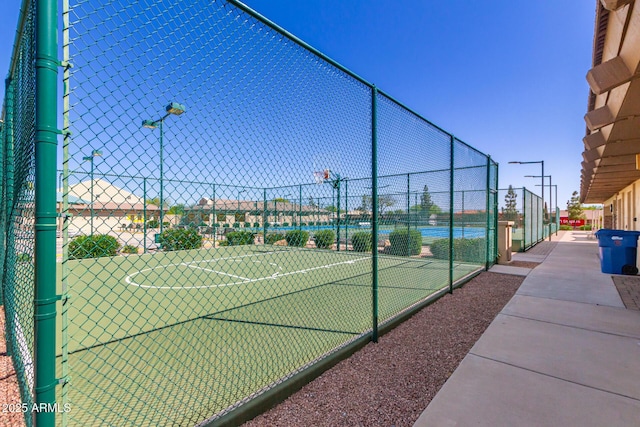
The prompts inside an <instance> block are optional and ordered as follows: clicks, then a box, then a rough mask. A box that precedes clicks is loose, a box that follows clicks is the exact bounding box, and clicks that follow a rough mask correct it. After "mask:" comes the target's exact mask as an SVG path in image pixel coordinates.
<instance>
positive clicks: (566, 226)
mask: <svg viewBox="0 0 640 427" xmlns="http://www.w3.org/2000/svg"><path fill="white" fill-rule="evenodd" d="M560 230H573V227H572V226H570V225H561V226H560Z"/></svg>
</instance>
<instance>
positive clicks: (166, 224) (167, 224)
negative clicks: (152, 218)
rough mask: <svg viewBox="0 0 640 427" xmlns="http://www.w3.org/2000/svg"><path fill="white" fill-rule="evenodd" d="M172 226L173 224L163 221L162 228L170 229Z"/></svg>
mask: <svg viewBox="0 0 640 427" xmlns="http://www.w3.org/2000/svg"><path fill="white" fill-rule="evenodd" d="M170 225H171V223H170V222H169V221H162V226H163V227H169V226H170Z"/></svg>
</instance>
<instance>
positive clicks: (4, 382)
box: [0, 306, 24, 427]
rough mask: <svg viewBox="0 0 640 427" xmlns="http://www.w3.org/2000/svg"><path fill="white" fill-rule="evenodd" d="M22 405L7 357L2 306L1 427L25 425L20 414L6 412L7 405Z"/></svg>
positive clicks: (0, 362) (0, 353)
mask: <svg viewBox="0 0 640 427" xmlns="http://www.w3.org/2000/svg"><path fill="white" fill-rule="evenodd" d="M12 403H16V404H18V405H19V404H20V393H19V392H18V383H17V381H16V372H15V371H14V369H13V364H12V363H11V358H9V356H7V345H6V342H5V339H4V307H1V306H0V426H3V427H17V426H23V425H24V418H23V416H22V413H20V412H5V411H3V409H6V408H5V404H12Z"/></svg>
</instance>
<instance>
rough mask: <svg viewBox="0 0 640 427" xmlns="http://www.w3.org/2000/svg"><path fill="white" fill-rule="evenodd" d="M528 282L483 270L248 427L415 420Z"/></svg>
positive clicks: (394, 423) (391, 423)
mask: <svg viewBox="0 0 640 427" xmlns="http://www.w3.org/2000/svg"><path fill="white" fill-rule="evenodd" d="M523 280H524V277H520V276H510V275H506V274H497V273H488V272H484V273H482V274H480V275H479V276H477V277H475V278H474V279H473V280H471V281H470V282H468V283H467V284H466V285H465V286H464V287H462V288H460V289H456V290H454V292H453V295H445V296H444V297H443V298H441V299H440V300H439V301H437V302H436V303H434V304H432V305H430V306H428V307H425V308H424V309H423V310H421V311H420V312H419V313H417V314H416V315H414V316H413V317H412V318H411V319H409V320H407V321H406V322H404V323H403V324H401V325H400V326H398V327H397V328H396V329H394V330H393V331H391V332H389V333H388V334H386V335H384V336H382V337H381V338H380V341H379V343H378V344H373V343H370V344H368V345H367V346H366V347H364V348H363V349H362V350H360V351H358V352H357V353H355V354H354V355H353V356H351V357H350V358H349V359H346V360H344V361H342V362H340V363H339V364H337V365H336V366H335V367H333V368H332V369H330V370H328V371H327V372H325V373H324V374H323V375H321V376H320V377H318V378H317V379H315V380H314V381H312V382H311V383H309V384H308V385H306V386H305V387H303V388H302V389H301V390H300V391H298V392H297V393H295V394H294V395H293V396H291V397H290V398H289V399H287V400H286V401H284V402H283V403H281V404H280V405H278V406H276V407H275V408H273V409H271V410H270V411H268V412H266V413H264V414H262V415H260V416H258V417H256V418H255V419H253V420H251V421H249V422H248V423H245V427H258V426H270V427H271V426H331V427H337V426H411V425H413V423H414V422H415V421H416V420H417V419H418V417H419V416H420V414H421V413H422V411H423V410H424V409H425V408H426V407H427V405H428V404H429V402H430V401H431V399H433V397H434V396H435V395H436V393H437V392H438V390H439V389H440V387H442V385H443V384H444V383H445V381H446V380H447V378H449V376H450V375H451V374H452V373H453V371H454V370H455V369H456V367H457V366H458V365H459V364H460V362H461V361H462V359H463V358H464V356H465V355H466V354H467V353H468V352H469V350H470V349H471V347H472V346H473V345H474V344H475V342H476V341H477V340H478V338H480V335H482V333H483V332H484V330H485V329H486V328H487V327H488V326H489V324H490V323H491V321H492V320H493V319H494V317H495V316H496V315H497V314H498V313H499V312H500V310H502V308H503V307H504V306H505V304H506V303H507V302H508V301H509V300H510V299H511V297H512V296H513V295H514V294H515V292H516V290H517V289H518V287H519V286H520V284H521V283H522V281H523Z"/></svg>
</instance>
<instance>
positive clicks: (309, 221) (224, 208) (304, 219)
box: [185, 198, 333, 227]
mask: <svg viewBox="0 0 640 427" xmlns="http://www.w3.org/2000/svg"><path fill="white" fill-rule="evenodd" d="M265 210H266V213H267V222H269V223H271V224H279V225H292V224H297V223H303V224H305V225H319V224H318V223H324V224H325V225H326V224H328V223H329V222H330V221H331V220H332V218H333V214H332V213H331V212H328V211H327V210H325V209H322V208H319V207H315V206H309V205H300V204H296V203H291V202H278V201H269V202H267V204H266V206H265V204H264V202H258V201H250V200H229V199H215V201H214V200H212V199H207V198H203V199H201V200H200V202H199V203H198V205H196V206H194V207H192V208H189V209H188V210H187V212H185V213H186V215H187V217H188V220H189V221H191V222H194V223H199V222H200V221H203V222H205V223H209V224H211V223H214V224H215V223H217V224H219V225H220V226H221V227H224V225H225V224H227V226H233V224H239V225H240V226H244V225H245V224H250V226H256V224H258V225H257V226H259V227H262V218H263V215H264V212H265Z"/></svg>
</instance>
